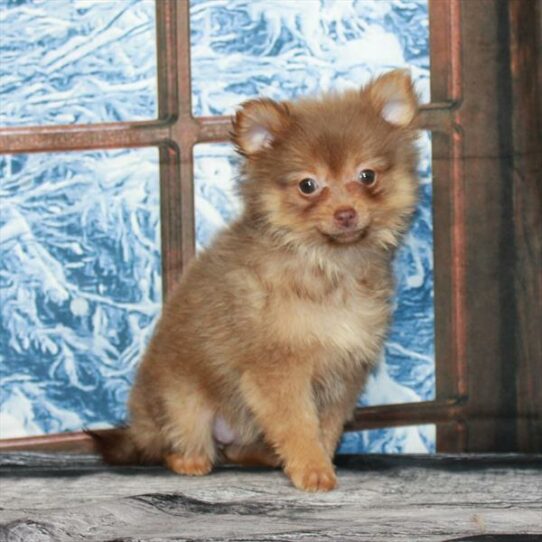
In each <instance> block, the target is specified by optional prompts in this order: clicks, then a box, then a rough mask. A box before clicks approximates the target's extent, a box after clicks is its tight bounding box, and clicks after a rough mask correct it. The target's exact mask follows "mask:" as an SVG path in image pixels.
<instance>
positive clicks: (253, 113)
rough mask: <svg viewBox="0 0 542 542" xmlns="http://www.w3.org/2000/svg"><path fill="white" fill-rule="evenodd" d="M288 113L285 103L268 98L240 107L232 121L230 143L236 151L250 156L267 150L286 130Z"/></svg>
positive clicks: (252, 101)
mask: <svg viewBox="0 0 542 542" xmlns="http://www.w3.org/2000/svg"><path fill="white" fill-rule="evenodd" d="M289 117H290V115H289V111H288V107H287V105H286V104H285V103H282V102H281V103H278V102H274V101H273V100H270V99H268V98H262V99H258V100H250V101H248V102H245V103H244V104H242V105H241V109H240V110H239V111H237V113H236V114H235V118H234V119H233V131H232V133H231V138H232V141H233V142H234V143H235V145H236V146H237V150H238V151H239V152H240V153H241V154H244V155H246V156H250V155H252V154H255V153H257V152H260V151H262V150H264V149H267V148H269V147H270V146H271V145H272V144H273V142H274V141H276V139H277V138H278V137H280V135H281V134H282V133H284V131H285V130H286V129H287V128H288V124H289V121H290V119H289Z"/></svg>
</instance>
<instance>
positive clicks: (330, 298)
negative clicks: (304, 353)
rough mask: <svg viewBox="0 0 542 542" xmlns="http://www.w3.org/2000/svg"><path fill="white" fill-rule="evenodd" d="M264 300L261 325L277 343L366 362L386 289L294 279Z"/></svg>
mask: <svg viewBox="0 0 542 542" xmlns="http://www.w3.org/2000/svg"><path fill="white" fill-rule="evenodd" d="M274 286H275V287H274V288H272V289H271V291H270V292H269V295H268V296H267V303H266V310H265V316H264V319H265V325H266V326H267V329H268V330H269V331H270V332H272V333H273V335H274V336H275V337H276V338H277V339H279V340H280V341H281V342H283V343H287V344H288V345H291V346H292V347H293V348H295V347H311V346H312V347H316V348H318V349H320V350H323V351H325V352H326V353H328V355H329V354H332V353H333V354H337V355H339V356H340V357H350V356H351V355H357V356H358V357H362V358H366V357H367V358H372V357H373V356H374V355H375V354H376V353H377V352H378V350H379V349H380V347H381V344H382V339H383V337H384V335H385V333H386V329H387V325H388V320H389V312H390V309H389V303H388V298H389V293H390V290H391V288H387V287H386V286H383V285H382V284H378V283H373V284H371V283H369V282H367V281H366V280H364V279H360V278H356V277H354V276H340V277H336V278H334V279H329V277H324V276H315V274H314V273H308V272H305V273H303V274H298V275H297V276H296V277H295V280H292V279H290V280H287V279H286V280H284V279H283V281H282V282H281V283H278V284H275V285H274Z"/></svg>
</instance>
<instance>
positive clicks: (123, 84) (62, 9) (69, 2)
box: [0, 0, 157, 126]
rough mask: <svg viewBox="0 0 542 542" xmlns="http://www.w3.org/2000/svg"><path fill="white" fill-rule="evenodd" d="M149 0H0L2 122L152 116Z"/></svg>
mask: <svg viewBox="0 0 542 542" xmlns="http://www.w3.org/2000/svg"><path fill="white" fill-rule="evenodd" d="M155 43H156V40H155V14H154V0H123V1H122V2H119V1H118V0H100V1H99V2H97V1H95V0H54V2H52V1H46V2H44V1H41V0H19V1H12V0H0V103H1V106H0V125H7V126H20V125H25V126H28V125H36V124H80V123H81V124H86V123H97V122H116V121H128V120H141V119H150V118H155V117H156V112H157V105H156V45H155Z"/></svg>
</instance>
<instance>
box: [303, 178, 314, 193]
mask: <svg viewBox="0 0 542 542" xmlns="http://www.w3.org/2000/svg"><path fill="white" fill-rule="evenodd" d="M299 190H301V192H303V194H312V193H313V192H316V190H318V183H317V182H316V181H315V180H314V179H310V178H307V179H303V180H302V181H301V182H300V183H299Z"/></svg>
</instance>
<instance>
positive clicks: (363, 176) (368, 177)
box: [358, 169, 376, 186]
mask: <svg viewBox="0 0 542 542" xmlns="http://www.w3.org/2000/svg"><path fill="white" fill-rule="evenodd" d="M358 179H359V181H360V182H361V183H363V184H364V185H365V186H371V185H373V184H374V183H375V182H376V172H375V171H373V170H372V169H362V170H361V171H360V172H359V176H358Z"/></svg>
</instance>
